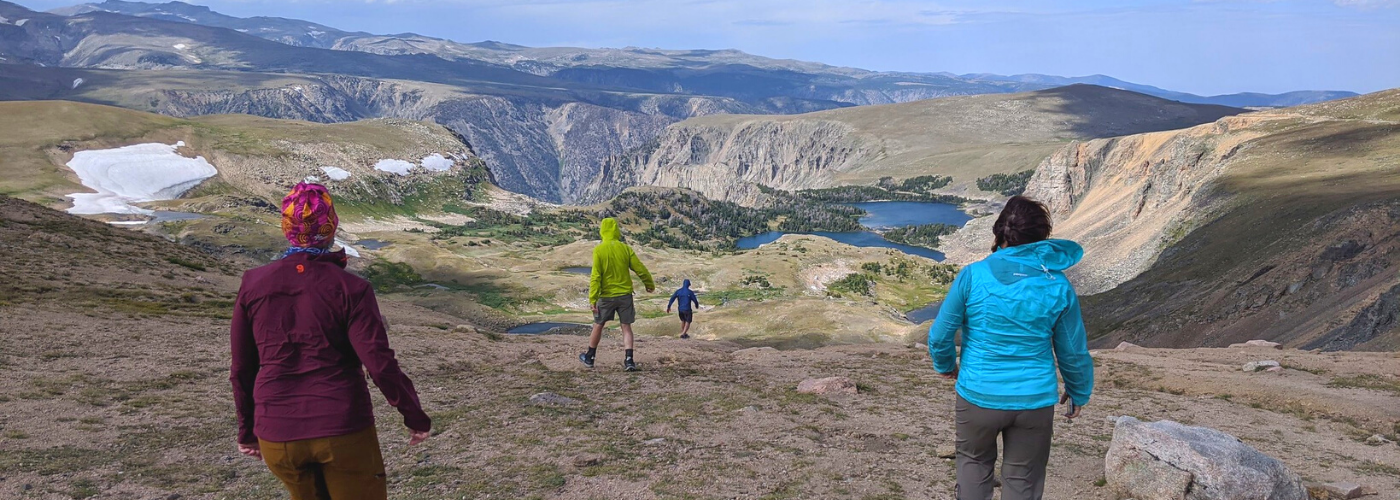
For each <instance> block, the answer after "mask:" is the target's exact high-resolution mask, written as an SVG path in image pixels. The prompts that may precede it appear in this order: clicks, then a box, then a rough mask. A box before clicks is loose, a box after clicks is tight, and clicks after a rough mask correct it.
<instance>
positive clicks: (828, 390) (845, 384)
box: [797, 377, 860, 394]
mask: <svg viewBox="0 0 1400 500" xmlns="http://www.w3.org/2000/svg"><path fill="white" fill-rule="evenodd" d="M797 392H801V393H804V394H858V393H859V392H860V390H859V389H856V383H855V382H853V381H851V379H849V378H846V377H827V378H809V379H807V380H803V381H802V383H800V384H797Z"/></svg>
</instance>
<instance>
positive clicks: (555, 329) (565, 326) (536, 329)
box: [506, 321, 589, 335]
mask: <svg viewBox="0 0 1400 500" xmlns="http://www.w3.org/2000/svg"><path fill="white" fill-rule="evenodd" d="M588 327H589V325H585V324H582V323H556V322H552V321H542V322H539V323H527V324H524V325H520V326H517V327H515V328H511V329H509V330H506V333H510V334H516V335H539V334H547V333H567V332H572V331H577V330H581V329H585V328H588Z"/></svg>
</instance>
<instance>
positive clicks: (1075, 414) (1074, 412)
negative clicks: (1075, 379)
mask: <svg viewBox="0 0 1400 500" xmlns="http://www.w3.org/2000/svg"><path fill="white" fill-rule="evenodd" d="M1065 403H1069V404H1070V408H1071V409H1072V410H1071V411H1070V412H1069V413H1066V414H1065V418H1067V419H1070V420H1074V419H1076V418H1079V412H1081V411H1083V410H1084V407H1082V406H1078V405H1076V404H1074V403H1072V402H1070V400H1069V394H1065V395H1063V396H1060V404H1065Z"/></svg>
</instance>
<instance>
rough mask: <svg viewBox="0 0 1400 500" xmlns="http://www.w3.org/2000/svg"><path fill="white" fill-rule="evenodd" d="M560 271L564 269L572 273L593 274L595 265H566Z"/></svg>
mask: <svg viewBox="0 0 1400 500" xmlns="http://www.w3.org/2000/svg"><path fill="white" fill-rule="evenodd" d="M560 271H564V272H566V273H572V274H593V267H591V266H573V267H566V268H563V269H560Z"/></svg>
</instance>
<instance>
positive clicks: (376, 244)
mask: <svg viewBox="0 0 1400 500" xmlns="http://www.w3.org/2000/svg"><path fill="white" fill-rule="evenodd" d="M355 244H356V245H359V246H360V247H361V248H364V249H365V250H379V249H381V248H384V247H387V246H389V245H392V244H393V243H390V242H387V241H382V240H360V241H356V242H355Z"/></svg>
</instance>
